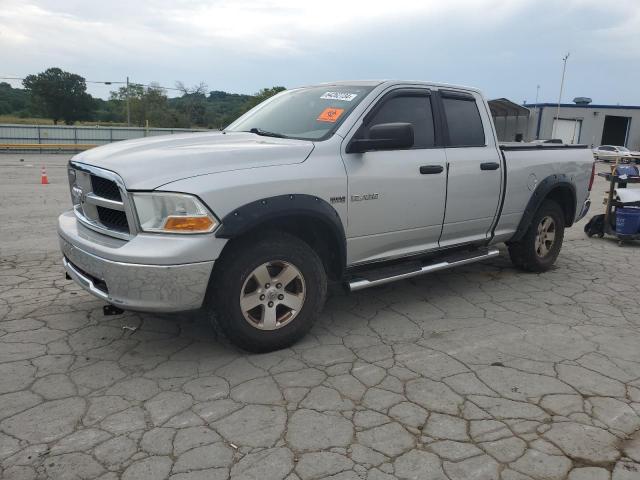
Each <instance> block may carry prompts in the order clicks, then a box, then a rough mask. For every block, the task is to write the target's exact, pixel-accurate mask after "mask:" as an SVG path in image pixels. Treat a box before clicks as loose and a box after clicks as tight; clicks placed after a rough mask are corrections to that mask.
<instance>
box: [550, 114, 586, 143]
mask: <svg viewBox="0 0 640 480" xmlns="http://www.w3.org/2000/svg"><path fill="white" fill-rule="evenodd" d="M581 128H582V120H566V119H564V118H560V119H554V120H553V131H554V132H555V133H554V135H553V138H560V139H562V142H563V143H568V144H572V143H578V142H580V129H581Z"/></svg>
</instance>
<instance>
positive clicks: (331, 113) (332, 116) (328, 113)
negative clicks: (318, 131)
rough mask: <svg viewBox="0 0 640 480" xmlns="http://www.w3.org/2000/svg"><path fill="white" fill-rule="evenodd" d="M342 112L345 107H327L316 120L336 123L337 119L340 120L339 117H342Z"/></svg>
mask: <svg viewBox="0 0 640 480" xmlns="http://www.w3.org/2000/svg"><path fill="white" fill-rule="evenodd" d="M342 112H344V108H333V107H329V108H325V109H324V110H323V111H322V113H321V114H320V115H319V116H318V118H316V120H318V121H319V122H331V123H334V122H335V121H336V120H338V118H340V115H342Z"/></svg>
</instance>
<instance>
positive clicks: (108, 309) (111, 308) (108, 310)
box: [102, 304, 124, 317]
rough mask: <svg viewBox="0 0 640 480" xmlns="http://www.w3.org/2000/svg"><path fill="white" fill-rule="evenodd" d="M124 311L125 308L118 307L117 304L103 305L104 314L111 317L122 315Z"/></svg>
mask: <svg viewBox="0 0 640 480" xmlns="http://www.w3.org/2000/svg"><path fill="white" fill-rule="evenodd" d="M123 313H124V310H122V309H121V308H118V307H116V306H115V305H111V304H109V305H105V306H103V307H102V314H103V315H104V316H105V317H110V316H112V315H121V314H123Z"/></svg>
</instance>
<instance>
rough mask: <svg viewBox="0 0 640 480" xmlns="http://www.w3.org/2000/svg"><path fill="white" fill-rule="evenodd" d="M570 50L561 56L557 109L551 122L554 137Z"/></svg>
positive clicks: (553, 136) (554, 136)
mask: <svg viewBox="0 0 640 480" xmlns="http://www.w3.org/2000/svg"><path fill="white" fill-rule="evenodd" d="M570 54H571V52H567V54H566V55H565V56H564V57H562V79H561V80H560V95H559V96H558V109H557V110H556V118H555V120H554V122H553V131H552V132H551V138H556V126H557V125H558V119H559V118H560V103H562V90H563V89H564V74H565V72H566V71H567V60H568V59H569V55H570Z"/></svg>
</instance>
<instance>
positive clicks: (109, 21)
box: [0, 0, 640, 105]
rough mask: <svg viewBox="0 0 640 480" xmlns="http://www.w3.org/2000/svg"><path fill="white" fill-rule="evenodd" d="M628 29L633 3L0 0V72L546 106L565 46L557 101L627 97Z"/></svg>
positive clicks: (639, 83)
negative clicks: (475, 92)
mask: <svg viewBox="0 0 640 480" xmlns="http://www.w3.org/2000/svg"><path fill="white" fill-rule="evenodd" d="M639 26H640V0H609V1H603V0H422V1H408V0H393V1H388V0H387V1H384V2H382V1H376V0H366V1H364V0H363V1H361V0H353V1H350V0H324V1H322V2H317V1H316V2H308V1H304V0H281V1H280V0H235V1H234V0H208V1H207V0H154V1H151V0H107V1H104V0H103V1H95V0H0V77H24V76H25V75H27V74H30V73H37V72H41V71H43V70H45V69H46V68H48V67H53V66H56V67H60V68H62V69H64V70H68V71H71V72H73V73H78V74H80V75H82V76H83V77H85V78H86V79H87V80H90V81H113V82H115V81H124V80H125V78H126V77H127V76H129V78H130V79H131V81H133V82H138V83H143V84H148V83H151V82H157V83H159V84H160V85H163V86H167V87H175V82H176V81H182V82H184V83H185V84H186V85H195V84H198V83H200V82H205V83H206V84H207V86H208V88H209V90H224V91H228V92H235V93H254V92H256V91H258V90H259V89H261V88H263V87H270V86H275V85H282V86H285V87H287V88H291V87H296V86H300V85H308V84H313V83H319V82H327V81H332V80H354V79H356V80H357V79H402V80H427V81H435V82H446V83H452V84H460V85H469V86H474V87H478V88H480V89H482V90H483V91H484V92H485V94H486V95H487V97H489V98H497V97H506V98H509V99H511V100H513V101H516V102H518V103H522V102H523V101H527V102H528V103H533V102H534V101H535V98H536V90H537V88H536V87H537V85H539V86H540V90H539V91H540V93H539V101H540V102H557V101H558V94H559V89H560V77H561V73H562V57H563V56H564V55H565V54H566V53H567V52H570V57H569V59H568V63H567V73H566V81H565V89H564V94H563V101H565V102H570V101H571V100H572V99H573V98H574V97H577V96H586V97H591V98H592V99H593V101H594V103H609V104H635V105H640V88H639V87H640V28H639ZM0 81H3V80H0ZM10 83H11V82H10ZM19 83H20V82H19V81H15V82H13V83H12V84H13V85H15V86H17V85H19ZM113 89H114V85H111V86H106V85H102V84H94V83H90V84H88V90H89V92H90V93H91V94H93V95H95V96H99V97H102V98H107V97H108V94H109V91H110V90H113ZM169 94H170V95H171V94H172V93H171V92H169Z"/></svg>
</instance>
